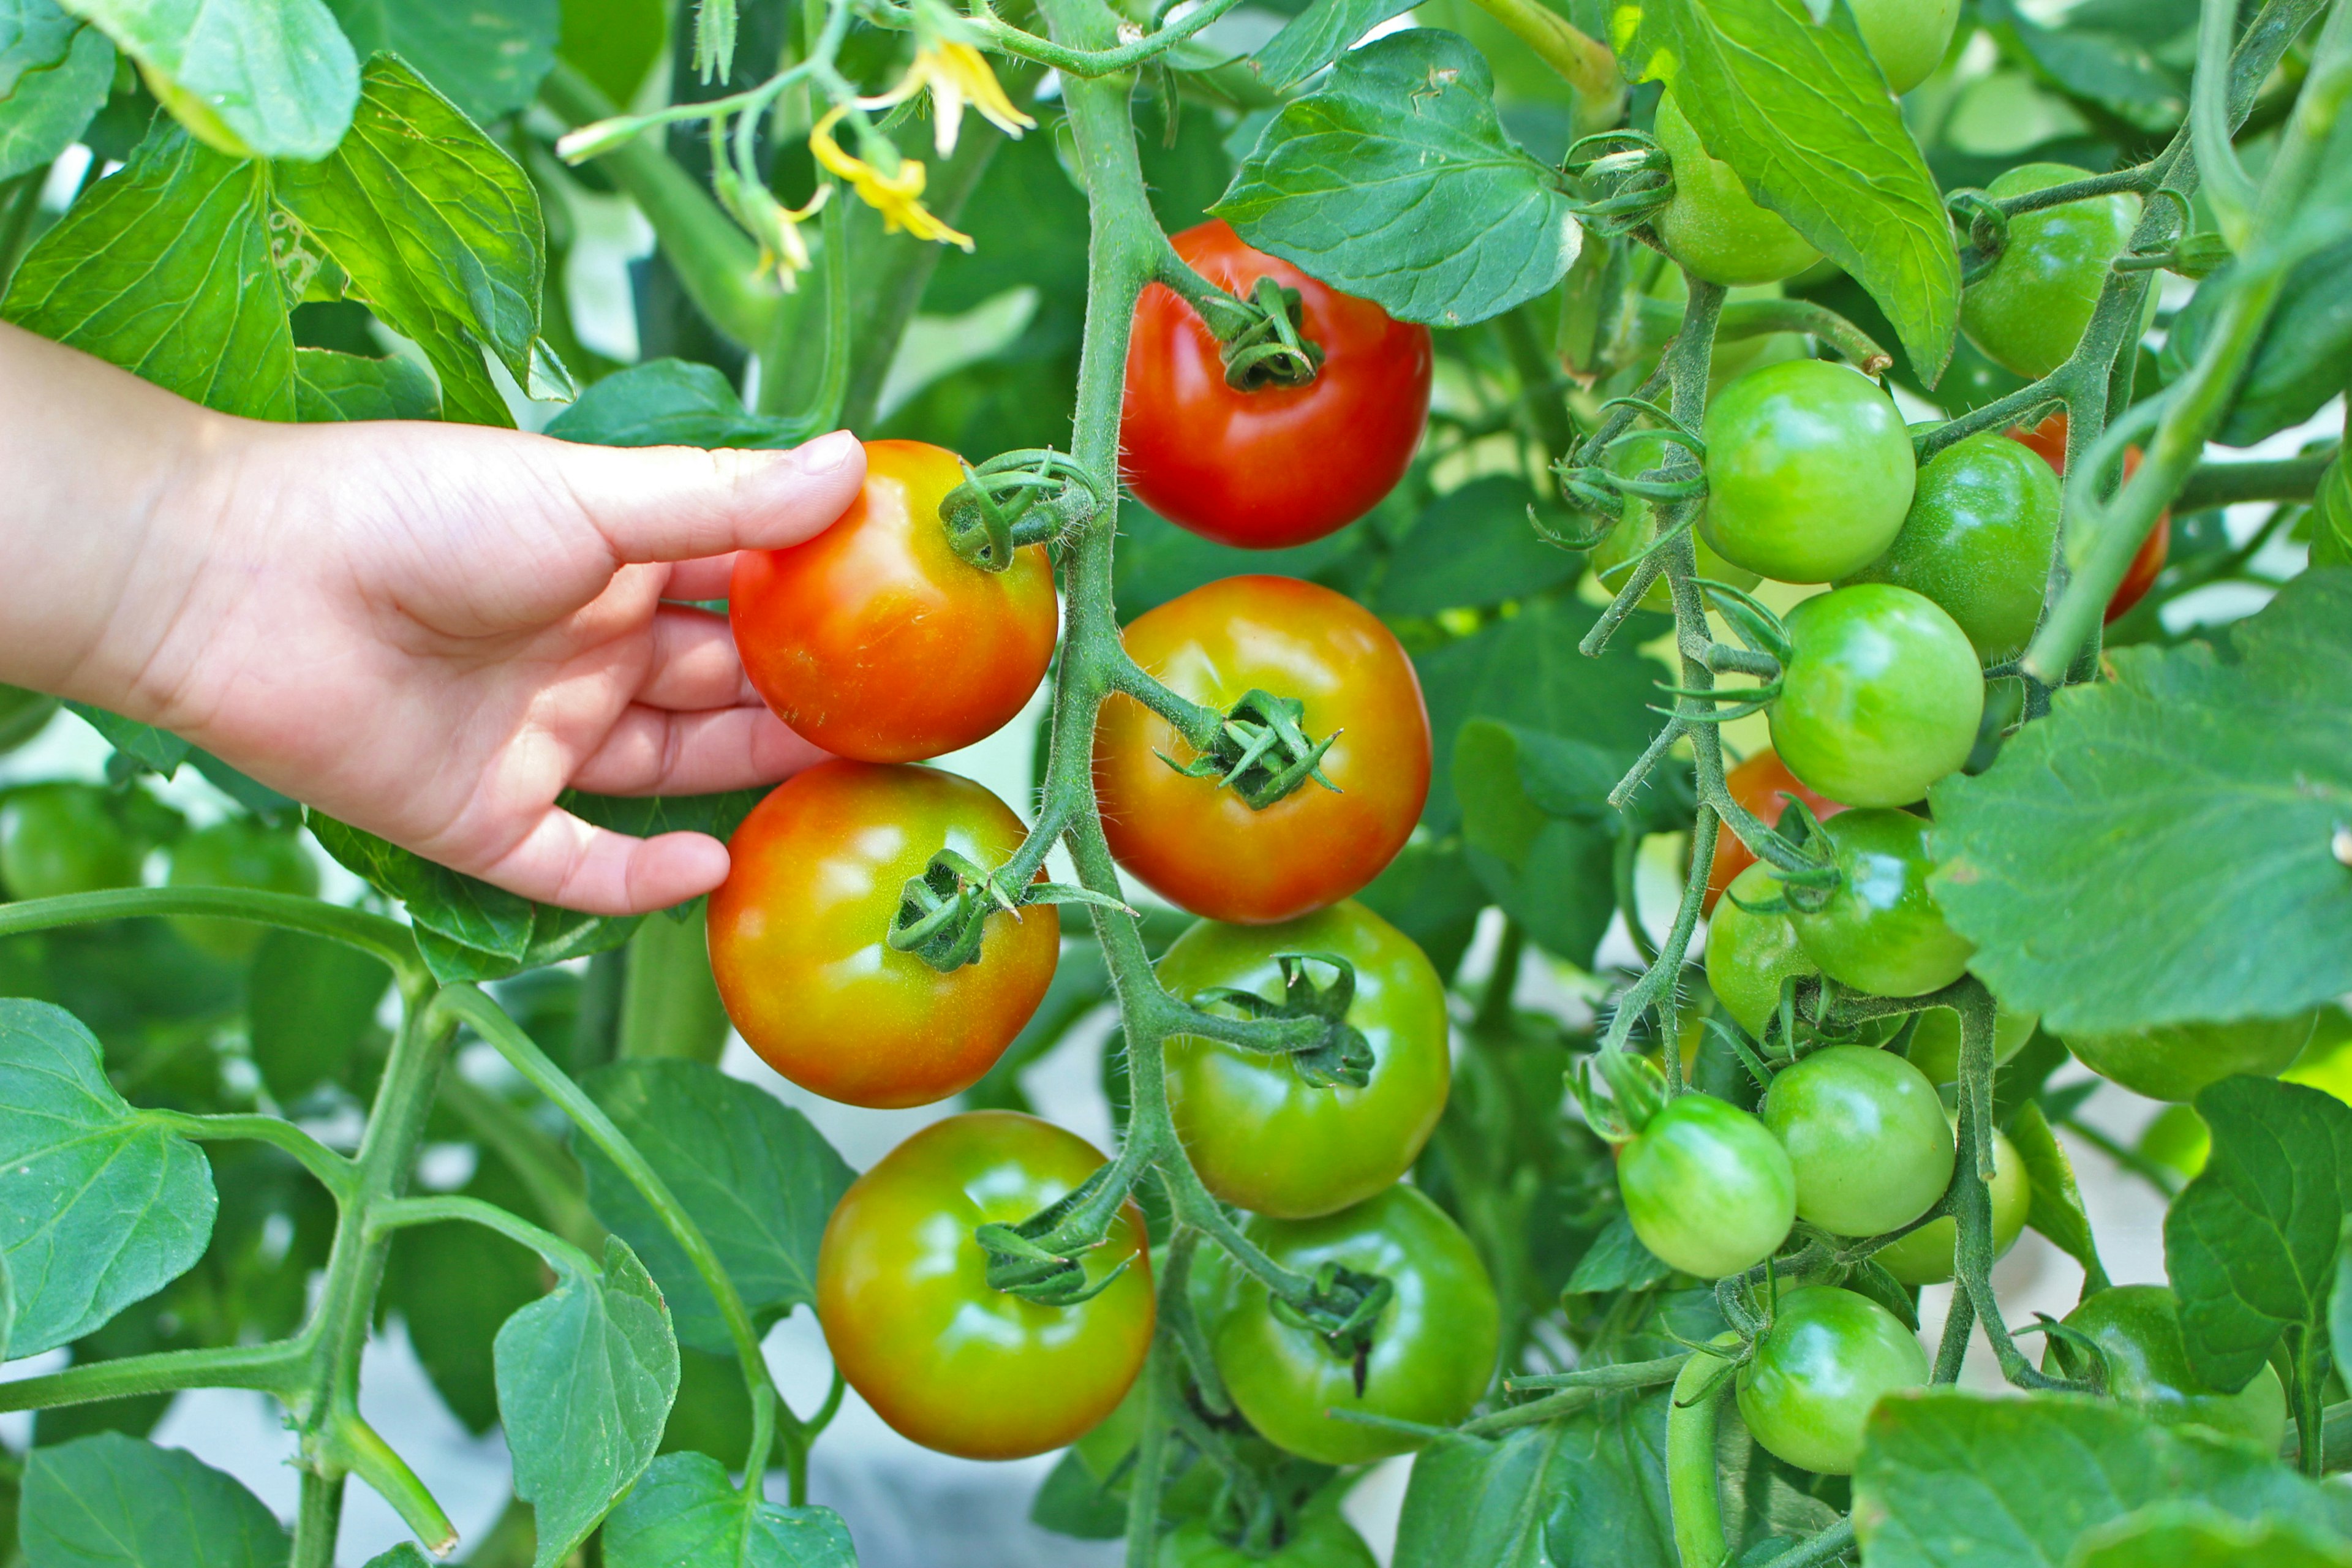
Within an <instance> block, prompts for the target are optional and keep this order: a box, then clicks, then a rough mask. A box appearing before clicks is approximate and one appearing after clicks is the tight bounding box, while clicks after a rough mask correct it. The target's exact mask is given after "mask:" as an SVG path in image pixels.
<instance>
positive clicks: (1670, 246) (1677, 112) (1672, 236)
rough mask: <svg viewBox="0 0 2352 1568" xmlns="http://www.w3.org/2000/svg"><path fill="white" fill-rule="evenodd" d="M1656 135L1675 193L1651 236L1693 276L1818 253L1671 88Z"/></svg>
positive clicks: (1767, 267)
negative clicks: (1715, 147)
mask: <svg viewBox="0 0 2352 1568" xmlns="http://www.w3.org/2000/svg"><path fill="white" fill-rule="evenodd" d="M1657 137H1658V145H1659V146H1660V147H1662V148H1664V151H1665V153H1666V156H1667V157H1668V158H1670V159H1672V160H1673V162H1674V173H1675V199H1674V200H1673V201H1672V202H1670V203H1669V204H1667V206H1666V209H1665V211H1664V212H1662V213H1660V214H1659V215H1658V242H1659V244H1660V245H1661V246H1663V247H1664V249H1665V252H1666V254H1667V255H1669V256H1671V257H1673V258H1675V260H1676V261H1678V262H1680V263H1681V264H1682V265H1683V266H1684V267H1685V268H1688V269H1689V271H1690V275H1691V276H1692V277H1694V278H1698V279H1705V280H1706V281H1707V282H1709V283H1728V284H1741V283H1772V282H1777V281H1779V280H1780V279H1783V278H1787V277H1790V276H1792V275H1794V274H1796V273H1799V272H1802V271H1803V270H1804V269H1805V268H1808V267H1811V265H1812V264H1813V263H1814V262H1816V261H1818V260H1820V259H1821V252H1820V251H1818V250H1816V249H1814V248H1813V247H1812V246H1811V245H1810V244H1808V243H1807V242H1806V240H1805V237H1803V236H1802V235H1801V234H1799V233H1798V232H1797V231H1796V230H1795V229H1793V228H1790V226H1789V220H1788V219H1786V218H1784V217H1782V216H1780V215H1779V214H1777V213H1772V212H1767V211H1766V210H1765V209H1764V208H1762V207H1759V206H1758V205H1756V203H1755V201H1754V199H1753V198H1751V197H1750V196H1749V195H1748V192H1747V190H1746V188H1745V187H1743V186H1742V185H1741V184H1740V183H1739V176H1738V174H1734V173H1733V172H1732V170H1731V166H1730V165H1729V164H1727V163H1720V162H1718V161H1717V160H1716V159H1714V158H1711V157H1709V156H1708V155H1707V151H1706V144H1705V143H1704V142H1701V141H1700V140H1699V136H1698V132H1696V131H1694V130H1693V129H1692V128H1691V122H1690V121H1688V120H1686V119H1685V118H1684V116H1683V111H1682V109H1681V106H1680V105H1678V104H1677V103H1676V102H1675V95H1674V94H1673V93H1671V92H1669V93H1667V94H1665V95H1664V96H1663V97H1661V98H1660V99H1659V100H1658V119H1657ZM1758 570H1759V571H1760V570H1762V568H1760V567H1759V568H1758Z"/></svg>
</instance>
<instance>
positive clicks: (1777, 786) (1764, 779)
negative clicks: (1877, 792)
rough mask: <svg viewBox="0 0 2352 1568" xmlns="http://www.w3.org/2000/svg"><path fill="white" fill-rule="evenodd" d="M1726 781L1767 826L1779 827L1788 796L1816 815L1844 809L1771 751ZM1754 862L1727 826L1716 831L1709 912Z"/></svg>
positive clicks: (1709, 879) (1709, 880)
mask: <svg viewBox="0 0 2352 1568" xmlns="http://www.w3.org/2000/svg"><path fill="white" fill-rule="evenodd" d="M1723 784H1724V787H1725V788H1726V789H1728V790H1729V791H1730V792H1731V798H1732V799H1734V800H1736V801H1738V803H1739V804H1740V805H1744V806H1746V807H1747V808H1748V810H1749V811H1751V812H1753V813H1755V814H1756V816H1758V817H1759V818H1760V819H1762V821H1763V823H1764V826H1767V827H1778V826H1780V814H1781V813H1782V812H1784V811H1786V810H1788V809H1789V802H1788V799H1787V797H1788V796H1789V795H1795V796H1796V797H1797V798H1798V799H1800V800H1801V801H1803V802H1804V803H1805V804H1806V805H1809V806H1811V808H1812V812H1813V815H1814V816H1836V815H1837V814H1838V813H1839V812H1841V811H1843V810H1844V809H1845V807H1844V806H1843V805H1839V804H1838V803H1837V802H1836V801H1833V800H1832V799H1830V797H1829V796H1827V795H1822V794H1821V793H1820V792H1818V791H1816V790H1812V789H1808V788H1807V787H1806V786H1805V785H1804V784H1801V783H1799V782H1798V779H1797V775H1796V774H1794V773H1790V771H1789V768H1788V764H1786V763H1783V762H1781V761H1780V756H1779V754H1778V753H1776V752H1771V751H1769V750H1766V751H1761V752H1757V753H1756V754H1755V755H1754V756H1752V757H1750V758H1748V760H1747V761H1746V762H1744V763H1740V764H1739V765H1738V767H1736V768H1734V769H1732V770H1731V771H1730V772H1729V773H1726V774H1724V775H1723ZM1754 864H1756V856H1755V852H1754V851H1752V850H1750V849H1749V848H1748V846H1747V845H1745V844H1742V843H1741V842H1740V841H1739V836H1738V834H1736V833H1734V832H1732V831H1731V829H1730V827H1729V826H1725V827H1724V828H1722V829H1721V830H1720V831H1719V832H1717V834H1716V836H1715V861H1714V863H1713V864H1712V865H1711V866H1709V867H1708V868H1707V874H1706V907H1707V910H1708V911H1709V912H1713V910H1714V909H1715V900H1717V899H1719V898H1721V897H1723V889H1726V888H1727V887H1729V886H1731V879H1733V878H1734V877H1737V876H1738V875H1739V873H1740V872H1742V871H1745V870H1746V869H1748V867H1750V866H1753V865H1754ZM1741 896H1742V897H1743V898H1744V897H1746V895H1745V894H1742V895H1741Z"/></svg>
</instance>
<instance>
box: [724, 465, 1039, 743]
mask: <svg viewBox="0 0 2352 1568" xmlns="http://www.w3.org/2000/svg"><path fill="white" fill-rule="evenodd" d="M962 482H963V465H962V463H961V460H959V459H958V458H957V457H956V455H955V454H954V453H953V452H950V451H946V450H944V449H942V448H940V447H931V446H926V445H925V444H924V443H922V442H920V441H868V442H867V443H866V488H865V489H862V490H860V491H859V492H858V495H857V499H856V500H854V501H852V502H850V503H849V510H847V511H845V512H843V513H842V514H841V516H840V518H839V519H838V520H837V521H835V523H834V524H833V526H832V527H830V528H828V529H826V530H825V531H824V532H823V533H820V534H818V535H816V536H815V537H814V538H813V539H808V540H804V541H803V542H801V543H798V544H795V545H793V546H792V547H791V548H790V549H787V550H746V551H744V552H741V553H740V554H739V555H737V556H736V558H735V573H734V580H733V582H732V583H731V584H730V585H729V590H728V592H729V604H728V614H729V616H730V619H731V620H732V622H733V624H734V628H735V646H736V647H737V648H739V649H740V650H741V653H742V656H743V670H744V673H745V674H746V675H748V676H749V677H750V678H751V685H752V687H753V689H756V690H757V691H758V692H759V693H760V696H761V699H762V700H764V701H765V702H766V703H767V704H768V706H769V707H770V708H772V709H773V710H775V713H776V716H777V717H778V718H780V719H782V721H784V722H785V723H787V724H789V725H791V726H792V727H793V730H794V731H796V732H798V733H799V734H800V735H801V736H802V737H803V738H804V739H806V740H808V741H811V742H814V743H815V744H817V745H819V746H822V747H824V749H825V750H826V751H828V752H833V753H834V754H835V756H842V757H853V758H856V760H857V761H859V762H866V763H911V762H918V761H920V760H921V759H922V758H925V757H936V756H938V755H940V753H941V752H952V751H955V750H957V749H958V748H960V747H963V746H969V745H971V743H972V742H975V741H979V740H983V739H985V738H986V737H988V736H990V735H992V734H994V733H995V732H996V731H999V730H1001V729H1003V727H1004V725H1005V723H1006V722H1007V721H1010V720H1011V719H1012V718H1013V715H1014V714H1016V713H1018V712H1020V711H1021V710H1022V707H1023V706H1024V704H1025V703H1027V702H1028V700H1029V698H1030V696H1031V694H1032V693H1034V691H1035V690H1036V689H1037V683H1038V682H1039V681H1041V680H1043V679H1045V667H1046V665H1047V664H1049V663H1050V662H1052V660H1053V657H1054V639H1055V631H1056V626H1057V622H1056V616H1055V601H1054V567H1053V563H1052V562H1051V561H1049V560H1048V559H1047V558H1046V554H1045V546H1044V545H1042V544H1033V545H1029V546H1026V547H1024V548H1023V549H1020V550H1017V551H1015V552H1013V563H1012V564H1011V565H1010V566H1007V567H1006V568H1005V569H1004V570H1003V571H1002V572H986V571H982V569H981V568H979V567H977V566H974V565H972V564H971V563H969V562H967V561H965V560H964V559H963V558H962V557H961V556H959V555H958V554H956V552H955V551H954V549H953V548H952V547H950V544H949V543H948V536H947V531H946V529H945V527H944V526H943V525H942V524H941V523H940V501H941V500H945V499H946V497H947V493H948V492H949V491H950V490H951V489H955V487H956V486H957V485H959V484H961V483H962Z"/></svg>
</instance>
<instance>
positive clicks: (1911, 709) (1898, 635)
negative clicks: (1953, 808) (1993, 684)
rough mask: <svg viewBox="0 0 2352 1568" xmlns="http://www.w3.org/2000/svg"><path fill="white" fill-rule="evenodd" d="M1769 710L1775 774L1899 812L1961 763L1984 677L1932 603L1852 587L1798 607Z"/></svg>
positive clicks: (1880, 587)
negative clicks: (1783, 772)
mask: <svg viewBox="0 0 2352 1568" xmlns="http://www.w3.org/2000/svg"><path fill="white" fill-rule="evenodd" d="M1789 642H1790V656H1789V660H1788V664H1787V666H1786V667H1785V668H1783V669H1782V671H1781V679H1780V694H1779V696H1778V697H1777V698H1775V699H1774V700H1773V702H1772V706H1771V716H1772V749H1773V751H1774V752H1776V753H1778V755H1779V756H1780V761H1781V763H1782V764H1783V765H1785V766H1786V767H1787V768H1788V770H1789V771H1790V773H1794V774H1795V775H1796V776H1797V777H1799V778H1801V779H1802V780H1804V781H1805V782H1806V783H1807V784H1811V785H1812V786H1813V787H1814V788H1815V789H1817V790H1819V791H1821V792H1822V794H1823V795H1829V796H1831V797H1832V799H1836V800H1842V801H1844V802H1845V803H1846V804H1847V805H1909V804H1910V803H1911V802H1913V801H1915V800H1918V799H1920V798H1921V797H1923V796H1924V795H1927V787H1928V786H1929V785H1930V784H1934V783H1935V782H1936V781H1937V780H1938V779H1940V778H1942V777H1944V775H1946V774H1947V773H1952V772H1954V771H1955V770H1957V769H1958V767H1959V765H1960V764H1961V763H1964V762H1966V761H1968V757H1969V750H1970V748H1972V747H1973V746H1974V745H1975V744H1976V738H1977V722H1978V721H1979V719H1981V718H1982V717H1983V714H1984V677H1983V674H1982V672H1981V671H1980V670H1979V668H1978V666H1977V656H1976V652H1975V650H1974V649H1973V648H1971V647H1969V639H1968V635H1967V634H1966V633H1965V632H1963V631H1962V630H1961V629H1960V628H1959V626H1958V625H1957V624H1955V623H1954V621H1953V620H1952V617H1951V616H1948V615H1947V614H1945V613H1944V611H1943V610H1942V609H1940V608H1939V607H1937V605H1936V604H1935V603H1934V602H1933V601H1932V600H1930V599H1928V598H1927V597H1925V596H1924V595H1919V594H1916V593H1913V592H1912V591H1911V590H1910V589H1908V588H1898V587H1895V586H1894V585H1892V584H1883V583H1858V584H1854V585H1853V587H1850V588H1839V589H1836V590H1835V591H1833V592H1831V593H1827V594H1823V595H1819V596H1818V597H1815V598H1811V599H1808V600H1806V601H1805V602H1804V603H1803V604H1801V605H1798V606H1797V607H1796V609H1795V610H1794V611H1792V612H1791V613H1790V616H1789Z"/></svg>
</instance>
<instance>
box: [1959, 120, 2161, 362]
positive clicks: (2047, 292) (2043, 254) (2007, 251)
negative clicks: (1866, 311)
mask: <svg viewBox="0 0 2352 1568" xmlns="http://www.w3.org/2000/svg"><path fill="white" fill-rule="evenodd" d="M2090 174H2091V172H2090V171H2089V170H2088V169H2077V168H2074V167H2073V166H2072V165H2070V164H2066V163H2021V164H2019V165H2018V166H2017V167H2015V168H2013V169H2010V170H2007V171H2006V172H2004V173H2003V174H2000V176H1999V177H1997V178H1996V179H1995V180H1994V181H1993V182H1992V184H1989V185H1987V186H1986V187H1985V195H1988V196H1991V197H1993V198H1994V199H1996V200H1999V199H2001V198H2003V197H2008V196H2021V195H2029V194H2031V193H2032V192H2034V191H2045V190H2048V189H2049V188H2050V187H2051V186H2053V185H2063V184H2069V183H2071V182H2073V181H2075V180H2084V179H2088V178H2090ZM2139 210H2140V199H2139V197H2138V196H2137V195H2133V194H2132V193H2130V192H2128V191H2118V192H2115V193H2113V194H2110V195H2103V196H2087V197H2085V198H2084V199H2083V200H2081V201H2074V202H2067V203H2065V204H2063V205H2059V206H2054V207H2043V208H2042V209H2041V210H2040V211H2038V212H2030V213H2022V214H2020V215H2019V216H2016V217H2013V218H2011V219H2010V220H2009V239H2008V242H2007V243H2006V244H2005V245H2004V246H2003V247H2002V248H2001V253H2000V257H1999V258H1998V259H1996V260H1995V261H1994V262H1993V264H1992V267H1991V268H1990V270H1988V271H1987V272H1986V273H1985V274H1984V276H1982V277H1980V278H1979V279H1977V280H1976V281H1975V282H1973V283H1971V284H1969V286H1968V290H1967V292H1965V293H1964V294H1962V295H1961V296H1960V330H1961V331H1964V332H1966V333H1967V334H1968V335H1969V342H1972V343H1974V344H1976V346H1977V347H1978V348H1979V349H1982V350H1983V351H1984V354H1985V357H1986V358H1987V359H1989V360H1990V361H1992V362H1993V363H1995V364H1997V365H2000V367H2001V368H2002V369H2003V370H2007V371H2011V372H2014V373H2015V374H2019V375H2021V376H2024V377H2025V378H2026V379H2027V380H2029V381H2031V380H2034V379H2036V378H2038V377H2041V376H2045V375H2048V374H2050V373H2051V372H2052V371H2053V370H2056V369H2057V368H2058V367H2059V366H2060V365H2062V364H2063V363H2066V358H2067V356H2068V355H2069V354H2072V353H2074V346H2075V345H2076V344H2077V343H2079V342H2082V341H2083V331H2084V328H2086V327H2088V326H2089V325H2090V324H2091V312H2092V311H2093V310H2095V309H2096V308H2097V307H2098V303H2099V293H2100V290H2102V289H2105V287H2106V282H2107V264H2108V263H2109V262H2111V261H2113V260H2114V259H2115V258H2116V253H2117V252H2118V251H2120V250H2122V249H2123V247H2125V246H2126V245H2127V244H2129V243H2130V242H2131V232H2132V226H2134V225H2135V224H2137V222H2138V221H2139Z"/></svg>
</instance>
